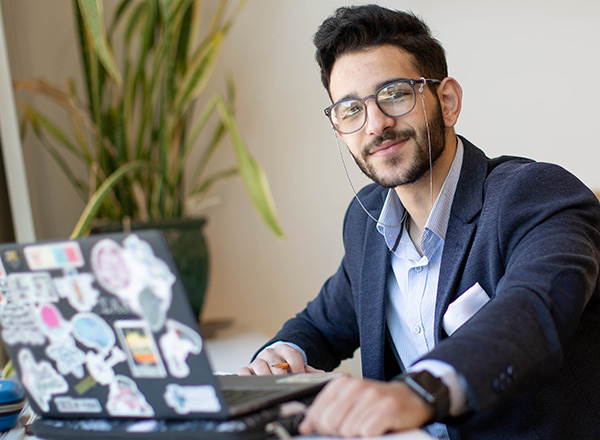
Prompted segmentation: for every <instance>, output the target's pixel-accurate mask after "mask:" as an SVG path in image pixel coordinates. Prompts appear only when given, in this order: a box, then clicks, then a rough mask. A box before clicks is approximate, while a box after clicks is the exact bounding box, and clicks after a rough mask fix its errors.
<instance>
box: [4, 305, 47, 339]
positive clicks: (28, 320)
mask: <svg viewBox="0 0 600 440" xmlns="http://www.w3.org/2000/svg"><path fill="white" fill-rule="evenodd" d="M38 323H39V321H38V319H37V318H36V316H35V315H34V313H33V312H32V310H31V308H29V307H27V306H24V305H20V304H11V303H8V304H6V306H5V307H4V310H3V311H2V327H3V329H2V339H3V340H4V342H6V343H7V344H9V345H14V344H27V345H42V344H44V342H46V337H45V336H44V334H43V333H42V331H41V330H40V328H39V325H38Z"/></svg>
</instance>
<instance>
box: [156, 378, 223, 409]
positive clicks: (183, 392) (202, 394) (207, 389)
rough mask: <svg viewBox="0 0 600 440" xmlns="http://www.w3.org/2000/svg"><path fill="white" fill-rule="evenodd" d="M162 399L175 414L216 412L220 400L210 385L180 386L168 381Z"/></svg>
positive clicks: (219, 407)
mask: <svg viewBox="0 0 600 440" xmlns="http://www.w3.org/2000/svg"><path fill="white" fill-rule="evenodd" d="M163 397H164V399H165V402H166V403H167V405H169V406H170V407H171V408H173V409H174V410H175V412H176V413H177V414H189V413H194V412H200V413H206V412H209V413H217V412H219V411H221V402H220V401H219V398H218V397H217V392H216V391H215V389H214V387H212V386H211V385H193V386H181V385H178V384H174V383H170V384H168V385H167V388H166V389H165V394H164V396H163Z"/></svg>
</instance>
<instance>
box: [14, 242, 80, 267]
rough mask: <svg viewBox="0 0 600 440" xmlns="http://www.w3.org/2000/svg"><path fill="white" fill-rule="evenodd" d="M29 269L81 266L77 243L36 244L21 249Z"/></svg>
mask: <svg viewBox="0 0 600 440" xmlns="http://www.w3.org/2000/svg"><path fill="white" fill-rule="evenodd" d="M23 254H24V255H25V261H27V264H28V265H29V268H30V269H31V270H53V269H66V268H74V267H81V266H83V264H84V260H83V254H82V253H81V248H80V247H79V243H77V242H74V241H68V242H64V243H52V244H36V245H31V246H26V247H25V248H24V249H23Z"/></svg>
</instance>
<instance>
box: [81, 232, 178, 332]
mask: <svg viewBox="0 0 600 440" xmlns="http://www.w3.org/2000/svg"><path fill="white" fill-rule="evenodd" d="M91 265H92V270H93V272H94V275H95V276H96V280H97V281H98V284H99V285H100V286H101V287H102V288H104V289H105V290H107V291H108V292H110V293H111V294H113V295H115V296H116V297H118V298H120V299H121V300H122V301H123V303H124V304H126V305H127V307H128V308H129V309H130V310H131V311H132V312H133V313H135V314H137V315H139V316H140V317H142V318H144V320H145V321H146V322H148V323H150V326H151V328H152V330H153V331H155V332H156V331H158V330H160V329H161V328H162V326H163V324H164V322H165V319H166V315H167V311H168V309H169V306H170V305H171V299H172V296H173V292H172V286H173V284H174V283H175V275H174V274H173V273H172V272H171V271H170V269H169V267H168V266H167V264H166V263H165V262H164V261H162V260H161V259H159V258H157V257H156V256H155V255H154V253H153V251H152V248H151V247H150V245H149V244H148V243H147V242H145V241H142V240H140V239H139V237H138V236H137V235H130V236H128V237H127V238H126V239H125V240H124V241H123V246H121V245H120V244H119V243H117V242H116V241H114V240H111V239H108V238H107V239H103V240H100V241H99V242H98V243H96V244H95V245H94V247H93V248H92V253H91Z"/></svg>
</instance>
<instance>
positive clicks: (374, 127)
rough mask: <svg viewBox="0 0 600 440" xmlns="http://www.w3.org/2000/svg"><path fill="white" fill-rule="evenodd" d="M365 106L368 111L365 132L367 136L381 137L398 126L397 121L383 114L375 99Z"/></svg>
mask: <svg viewBox="0 0 600 440" xmlns="http://www.w3.org/2000/svg"><path fill="white" fill-rule="evenodd" d="M365 105H366V110H367V114H366V117H367V121H366V123H365V130H366V132H367V134H373V135H380V134H381V133H383V132H384V131H385V130H387V129H388V128H390V127H393V126H394V125H395V124H396V119H394V118H392V117H391V116H388V115H386V114H385V113H383V112H382V111H381V109H380V108H379V107H378V106H377V103H376V102H375V100H374V99H369V100H368V101H367V102H366V104H365Z"/></svg>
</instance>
